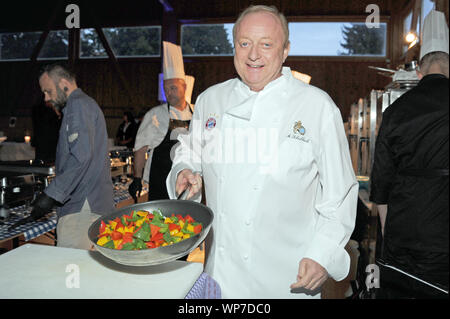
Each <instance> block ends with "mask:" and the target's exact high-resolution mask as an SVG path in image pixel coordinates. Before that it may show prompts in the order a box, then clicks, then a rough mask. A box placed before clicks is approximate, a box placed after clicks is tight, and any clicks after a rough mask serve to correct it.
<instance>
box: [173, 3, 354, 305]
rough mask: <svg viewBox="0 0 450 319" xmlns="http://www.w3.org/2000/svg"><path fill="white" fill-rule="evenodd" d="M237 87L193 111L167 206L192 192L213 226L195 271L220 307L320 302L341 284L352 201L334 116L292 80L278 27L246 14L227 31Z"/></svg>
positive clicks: (282, 23)
mask: <svg viewBox="0 0 450 319" xmlns="http://www.w3.org/2000/svg"><path fill="white" fill-rule="evenodd" d="M233 38H234V46H235V55H234V65H235V68H236V71H237V73H238V74H239V76H240V78H235V79H231V80H228V81H226V82H223V83H220V84H217V85H214V86H212V87H210V88H209V89H207V90H206V91H205V92H203V93H202V94H201V95H200V96H199V97H198V99H197V101H196V108H195V111H194V116H193V119H192V123H191V127H190V133H189V135H180V137H179V141H180V143H181V145H180V146H179V147H178V148H177V149H176V152H175V153H176V155H175V158H174V161H173V166H172V170H171V172H170V174H169V176H168V178H167V188H168V192H169V195H170V198H176V197H177V195H178V194H180V193H181V192H182V191H183V190H185V189H186V188H188V189H189V198H191V199H196V200H199V198H200V196H201V189H202V185H203V184H204V187H205V194H206V203H207V205H208V206H209V207H211V208H212V210H213V211H214V222H213V226H212V228H211V231H210V233H209V235H208V238H207V242H206V250H207V254H206V264H205V271H206V272H207V273H208V274H209V275H210V276H212V278H214V279H215V280H216V281H217V282H218V283H219V285H220V287H221V292H222V296H223V297H224V298H320V287H321V286H322V285H323V283H324V282H325V281H326V279H327V278H328V277H329V276H331V277H332V278H334V279H335V280H337V281H339V280H342V279H344V278H345V277H346V276H347V274H348V272H349V267H350V257H349V255H348V254H347V252H346V251H345V249H344V246H345V245H346V244H347V242H348V240H349V238H350V235H351V234H352V231H353V228H354V223H355V216H356V205H357V197H358V184H357V181H356V178H355V176H354V173H353V168H352V163H351V160H350V155H349V148H348V144H347V139H346V136H345V132H344V127H343V122H342V117H341V114H340V112H339V109H338V108H337V107H336V105H335V104H334V103H333V101H332V99H331V98H330V97H329V96H328V95H327V94H326V93H325V92H323V91H322V90H320V89H318V88H316V87H313V86H310V85H308V84H306V83H304V82H302V81H299V80H297V79H296V78H294V77H293V75H292V73H291V70H290V69H289V68H288V67H283V63H284V61H285V59H286V58H287V56H288V53H289V47H290V44H289V30H288V26H287V21H286V18H285V17H284V15H283V14H281V13H279V12H278V10H277V9H276V8H275V7H267V6H251V7H249V8H247V9H246V10H245V11H244V12H243V13H242V14H241V15H240V16H239V18H238V19H237V21H236V23H235V26H234V30H233Z"/></svg>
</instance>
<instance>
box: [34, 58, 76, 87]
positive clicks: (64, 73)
mask: <svg viewBox="0 0 450 319" xmlns="http://www.w3.org/2000/svg"><path fill="white" fill-rule="evenodd" d="M44 73H47V74H48V76H49V77H50V78H51V79H52V80H53V81H54V82H55V83H57V82H59V80H61V79H66V80H68V81H69V82H76V76H75V74H74V73H73V72H72V71H70V70H69V69H68V68H67V67H65V66H62V65H61V64H58V63H54V64H49V65H45V66H44V67H43V68H42V69H41V71H40V74H39V78H40V77H41V76H42V75H43V74H44Z"/></svg>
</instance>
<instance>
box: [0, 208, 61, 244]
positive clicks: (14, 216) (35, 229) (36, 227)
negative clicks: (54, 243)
mask: <svg viewBox="0 0 450 319" xmlns="http://www.w3.org/2000/svg"><path fill="white" fill-rule="evenodd" d="M9 213H10V215H9V218H8V219H7V220H5V221H3V224H2V225H0V240H5V239H8V238H13V237H16V236H17V235H21V234H23V235H24V237H25V240H26V241H29V240H31V239H33V238H36V237H39V236H41V235H42V234H45V233H47V232H49V231H52V230H54V229H55V228H56V212H55V211H53V212H51V213H49V214H47V215H46V216H45V217H43V218H41V219H39V220H37V221H34V222H30V223H27V224H24V225H20V226H19V227H17V228H14V229H12V230H11V231H8V228H9V227H10V226H12V225H13V224H15V223H16V222H18V221H19V220H21V219H22V218H26V217H28V216H29V215H30V213H31V207H27V206H25V205H24V206H18V207H14V208H11V209H10V211H9Z"/></svg>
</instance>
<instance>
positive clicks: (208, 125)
mask: <svg viewBox="0 0 450 319" xmlns="http://www.w3.org/2000/svg"><path fill="white" fill-rule="evenodd" d="M216 124H217V121H216V119H215V118H214V117H210V118H209V119H208V120H207V121H206V125H205V128H206V129H207V130H212V129H213V128H215V127H216Z"/></svg>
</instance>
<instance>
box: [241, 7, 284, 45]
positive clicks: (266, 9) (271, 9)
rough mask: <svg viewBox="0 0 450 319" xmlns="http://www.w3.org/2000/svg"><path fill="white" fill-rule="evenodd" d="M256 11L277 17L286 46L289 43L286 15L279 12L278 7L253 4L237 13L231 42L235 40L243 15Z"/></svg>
mask: <svg viewBox="0 0 450 319" xmlns="http://www.w3.org/2000/svg"><path fill="white" fill-rule="evenodd" d="M256 12H267V13H270V14H272V15H274V16H275V17H276V18H278V20H279V21H280V24H281V28H282V29H283V33H284V36H285V41H284V47H287V45H288V43H289V26H288V22H287V20H286V17H285V16H284V14H283V13H281V12H280V11H278V9H277V8H276V7H275V6H264V5H254V6H249V7H248V8H247V9H245V10H244V11H242V13H241V14H240V15H239V17H238V18H237V20H236V22H235V23H234V26H233V42H234V41H235V40H236V35H237V29H238V27H239V24H240V23H241V22H242V20H243V19H244V17H245V16H246V15H248V14H250V13H256Z"/></svg>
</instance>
